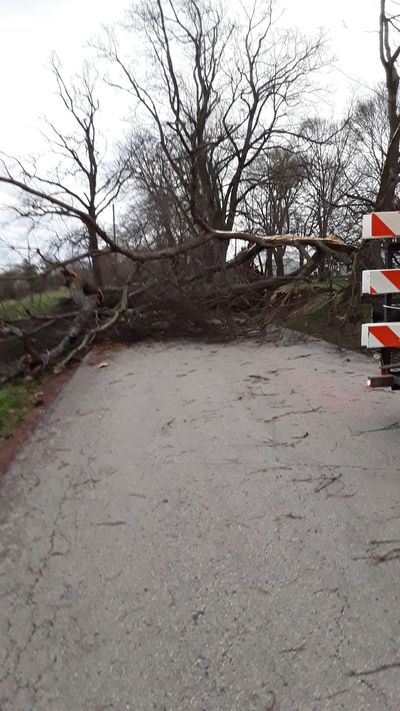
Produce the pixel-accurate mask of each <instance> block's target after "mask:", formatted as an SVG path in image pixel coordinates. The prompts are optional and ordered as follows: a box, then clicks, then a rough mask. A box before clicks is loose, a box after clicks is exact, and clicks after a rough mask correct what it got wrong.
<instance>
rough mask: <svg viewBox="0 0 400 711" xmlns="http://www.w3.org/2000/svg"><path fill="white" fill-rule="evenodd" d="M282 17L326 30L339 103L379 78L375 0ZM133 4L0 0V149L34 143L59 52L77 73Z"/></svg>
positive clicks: (347, 0) (321, 2)
mask: <svg viewBox="0 0 400 711" xmlns="http://www.w3.org/2000/svg"><path fill="white" fill-rule="evenodd" d="M244 1H245V0H244ZM280 4H281V7H282V8H283V9H284V15H283V19H284V21H285V22H286V23H287V24H293V25H298V26H299V27H301V29H302V30H305V31H309V32H310V33H312V32H313V31H315V30H316V29H317V28H318V27H321V26H322V27H326V29H327V32H328V34H329V35H330V38H331V48H332V52H333V54H334V55H336V57H337V67H338V68H339V69H341V70H342V71H343V72H345V73H346V74H348V75H349V76H350V77H351V80H350V79H347V78H346V77H345V76H344V75H343V74H341V73H339V72H335V73H334V74H333V75H332V79H333V80H334V82H335V85H336V86H338V87H339V89H340V95H338V96H337V97H336V101H337V102H338V103H342V102H343V100H344V96H345V95H347V94H349V93H350V90H351V87H352V86H353V87H354V86H357V84H359V83H361V84H362V83H366V84H370V83H373V82H374V81H376V80H377V79H378V78H380V77H382V70H381V67H380V66H379V61H378V47H377V34H376V30H377V18H378V4H379V3H378V0H301V1H300V0H281V3H280ZM127 5H129V0H0V66H1V72H0V88H1V91H0V96H1V105H2V111H1V112H0V148H1V149H3V150H6V151H9V152H15V151H18V152H20V151H21V149H23V147H24V146H25V145H27V144H30V143H31V141H32V140H34V135H33V134H32V129H34V128H36V127H37V126H38V124H39V122H38V117H39V116H40V115H41V114H45V113H46V108H47V109H48V108H49V107H50V106H51V103H52V101H51V95H52V92H53V88H54V85H53V84H52V81H51V77H50V75H49V72H48V70H47V69H46V66H48V61H49V56H50V54H51V52H52V51H53V50H56V51H57V53H58V55H59V56H60V58H61V60H62V64H63V66H64V67H65V68H66V69H71V70H72V69H78V68H79V66H80V64H81V62H82V59H83V58H84V57H85V55H87V53H88V50H87V48H86V47H85V45H86V44H87V42H88V41H89V40H90V38H91V37H94V36H95V35H96V34H98V32H99V30H100V28H101V25H102V24H109V23H113V22H115V21H118V20H119V19H121V18H122V17H123V12H124V9H125V8H126V7H127Z"/></svg>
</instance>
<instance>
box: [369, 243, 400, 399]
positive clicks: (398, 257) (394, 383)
mask: <svg viewBox="0 0 400 711" xmlns="http://www.w3.org/2000/svg"><path fill="white" fill-rule="evenodd" d="M385 248H386V249H385V268H386V269H394V268H396V267H397V268H400V241H398V238H394V239H390V240H387V241H386V240H385ZM396 297H397V299H398V295H397V294H385V295H384V307H383V320H384V321H385V322H390V321H391V320H393V319H391V312H392V314H393V311H394V310H396V311H397V310H398V309H399V307H400V303H399V301H398V302H397V306H396V305H395V304H394V303H393V301H396ZM373 320H374V319H373ZM396 353H397V358H399V352H398V350H397V349H395V348H382V349H381V377H383V378H385V377H387V384H388V385H389V386H391V388H392V390H400V359H395V354H396ZM376 380H377V381H378V380H379V379H378V378H377V379H376ZM372 382H373V378H371V383H372ZM382 386H383V382H382V384H380V385H378V382H377V385H376V387H382Z"/></svg>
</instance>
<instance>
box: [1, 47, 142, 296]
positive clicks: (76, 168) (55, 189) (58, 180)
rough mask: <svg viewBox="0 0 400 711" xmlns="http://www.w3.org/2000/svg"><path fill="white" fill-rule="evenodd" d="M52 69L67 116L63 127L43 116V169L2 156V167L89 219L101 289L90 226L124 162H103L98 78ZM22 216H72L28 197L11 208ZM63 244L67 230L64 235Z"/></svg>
mask: <svg viewBox="0 0 400 711" xmlns="http://www.w3.org/2000/svg"><path fill="white" fill-rule="evenodd" d="M51 70H52V73H53V75H54V78H55V82H56V85H57V95H58V98H59V100H60V104H61V106H62V107H63V108H64V113H65V114H66V119H67V126H66V127H60V126H58V125H57V124H56V123H55V122H53V121H52V120H51V119H49V118H46V119H45V121H46V127H47V131H46V133H45V138H46V140H47V142H48V146H49V152H48V154H47V155H46V156H45V162H46V168H44V169H43V170H40V169H39V167H38V163H37V161H36V160H31V161H30V162H28V161H25V162H24V163H22V162H21V161H15V160H14V161H10V160H7V159H6V158H3V160H2V163H3V169H4V171H5V172H6V173H7V174H8V175H9V176H10V177H12V176H14V177H15V176H16V175H17V176H19V177H20V179H21V180H22V181H23V182H24V183H25V184H27V185H29V186H31V187H33V188H37V189H38V190H39V191H44V192H45V193H46V194H49V195H50V196H56V197H60V198H61V199H62V200H64V201H68V202H69V203H70V204H71V205H73V206H76V207H78V208H79V209H81V210H82V211H84V212H85V213H87V214H88V215H89V217H90V218H91V222H88V223H87V225H86V230H85V232H86V236H85V234H84V235H83V241H84V242H86V244H85V245H84V246H85V249H87V250H88V251H89V252H90V253H91V255H92V256H91V260H92V265H93V277H94V281H95V284H96V286H102V285H103V274H102V262H101V259H102V257H101V255H99V254H98V252H99V244H98V236H97V233H96V230H95V228H94V227H93V224H94V223H96V222H97V221H98V220H99V219H101V217H102V215H103V213H104V211H105V210H106V209H107V208H108V207H109V206H110V205H111V203H113V202H114V201H115V200H116V198H117V197H118V195H119V193H120V191H121V189H122V187H123V186H124V184H125V183H126V181H127V179H128V178H129V170H128V166H127V163H126V162H123V161H122V162H117V161H115V160H114V161H113V162H112V161H109V162H108V163H107V162H106V160H105V153H106V148H107V147H106V143H105V141H104V139H102V137H101V135H100V134H99V131H98V126H97V123H98V114H99V111H100V102H99V100H98V98H97V96H96V85H97V82H98V76H97V73H96V72H95V70H94V68H93V67H92V66H91V65H89V64H85V65H84V67H83V70H82V73H81V75H80V76H78V78H77V79H76V81H75V82H71V83H67V81H66V80H65V79H64V77H63V74H62V70H61V67H60V63H59V61H58V59H57V57H55V56H54V57H53V58H52V60H51ZM16 211H17V213H18V214H19V215H20V216H21V217H24V218H27V217H30V218H33V219H35V220H43V219H46V218H48V217H49V216H50V217H54V216H58V217H61V218H66V217H71V215H72V213H70V212H68V211H66V210H65V209H64V208H60V207H58V206H56V205H54V204H53V205H52V206H51V207H50V206H49V204H48V202H47V201H46V200H43V199H40V198H38V197H37V196H35V197H34V196H33V194H31V195H30V196H29V197H28V198H27V199H26V200H25V202H24V204H23V205H22V206H19V207H17V208H16ZM64 234H65V238H66V239H67V240H68V232H67V231H65V232H64ZM75 234H76V232H75Z"/></svg>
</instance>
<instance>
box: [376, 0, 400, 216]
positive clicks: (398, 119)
mask: <svg viewBox="0 0 400 711" xmlns="http://www.w3.org/2000/svg"><path fill="white" fill-rule="evenodd" d="M393 4H394V6H395V7H396V6H397V3H393ZM399 30H400V13H396V12H393V13H390V14H389V13H388V12H387V8H386V0H381V4H380V16H379V55H380V60H381V63H382V65H383V68H384V71H385V82H386V100H387V118H388V125H389V136H388V139H389V140H388V146H387V151H386V156H385V161H384V164H383V169H382V174H381V180H380V186H379V191H378V195H377V198H376V202H375V209H376V210H392V209H394V203H395V196H396V188H397V185H398V181H399V149H400V110H399V81H400V79H399V74H398V70H397V62H398V59H399V56H400V44H397V46H396V45H395V47H392V46H391V40H392V36H393V34H394V35H397V33H398V32H399Z"/></svg>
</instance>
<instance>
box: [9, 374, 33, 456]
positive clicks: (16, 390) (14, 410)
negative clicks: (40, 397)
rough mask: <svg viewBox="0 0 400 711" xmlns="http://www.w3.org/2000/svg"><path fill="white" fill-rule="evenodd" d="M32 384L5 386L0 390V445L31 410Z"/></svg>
mask: <svg viewBox="0 0 400 711" xmlns="http://www.w3.org/2000/svg"><path fill="white" fill-rule="evenodd" d="M35 390H36V388H35V386H34V385H33V383H20V384H13V385H6V386H4V387H3V388H1V389H0V444H1V442H4V440H6V439H8V438H9V437H11V435H12V433H13V431H14V428H15V426H16V425H17V424H18V423H19V422H22V421H23V420H25V418H26V417H27V416H28V414H29V413H30V412H31V410H32V408H33V396H34V392H35Z"/></svg>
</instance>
